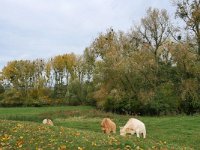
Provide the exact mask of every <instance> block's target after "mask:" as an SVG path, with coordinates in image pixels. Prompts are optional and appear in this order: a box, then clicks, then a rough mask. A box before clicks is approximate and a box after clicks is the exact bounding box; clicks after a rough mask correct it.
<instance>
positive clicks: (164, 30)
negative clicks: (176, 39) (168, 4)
mask: <svg viewBox="0 0 200 150" xmlns="http://www.w3.org/2000/svg"><path fill="white" fill-rule="evenodd" d="M170 27H171V25H170V20H169V16H168V14H167V11H166V10H165V9H162V10H159V9H156V8H154V9H152V8H151V7H150V8H149V9H148V10H147V12H146V17H144V18H142V19H141V25H140V26H138V27H137V30H138V32H139V33H140V34H141V36H142V37H143V41H144V43H145V44H148V45H149V50H151V51H152V52H153V54H154V56H155V59H156V61H157V62H158V58H159V56H158V50H159V47H160V46H161V45H162V44H163V43H164V42H165V41H166V40H167V38H168V37H169V35H170Z"/></svg>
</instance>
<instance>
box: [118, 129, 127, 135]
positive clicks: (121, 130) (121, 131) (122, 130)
mask: <svg viewBox="0 0 200 150" xmlns="http://www.w3.org/2000/svg"><path fill="white" fill-rule="evenodd" d="M119 128H120V135H121V136H125V135H126V130H125V129H124V127H119Z"/></svg>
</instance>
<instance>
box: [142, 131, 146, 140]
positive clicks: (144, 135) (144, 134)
mask: <svg viewBox="0 0 200 150" xmlns="http://www.w3.org/2000/svg"><path fill="white" fill-rule="evenodd" d="M142 134H143V138H144V139H145V138H146V131H144V132H143V133H142Z"/></svg>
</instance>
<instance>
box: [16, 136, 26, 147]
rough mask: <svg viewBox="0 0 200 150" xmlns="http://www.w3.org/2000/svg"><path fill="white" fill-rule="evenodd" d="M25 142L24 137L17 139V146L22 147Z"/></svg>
mask: <svg viewBox="0 0 200 150" xmlns="http://www.w3.org/2000/svg"><path fill="white" fill-rule="evenodd" d="M23 144H24V140H23V138H20V139H19V140H18V141H17V143H16V146H17V148H21V147H22V146H23Z"/></svg>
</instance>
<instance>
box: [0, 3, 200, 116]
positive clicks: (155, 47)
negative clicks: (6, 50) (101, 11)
mask: <svg viewBox="0 0 200 150" xmlns="http://www.w3.org/2000/svg"><path fill="white" fill-rule="evenodd" d="M173 4H174V7H176V13H175V14H174V15H175V17H176V18H177V19H180V21H182V22H183V24H184V29H183V28H181V27H179V26H177V25H175V24H173V23H172V21H171V18H170V17H169V15H168V12H167V10H165V9H161V10H159V9H156V8H149V9H148V10H147V12H146V15H145V16H144V17H143V18H141V21H140V23H139V24H137V25H134V26H132V28H131V29H130V30H128V31H127V32H124V31H114V30H113V29H112V28H109V29H107V31H106V32H104V33H100V34H99V35H98V37H96V38H95V39H94V41H93V42H92V43H91V44H90V45H89V46H88V47H87V48H85V50H84V53H83V55H75V54H73V53H71V54H63V55H58V56H55V57H53V58H50V59H49V60H44V59H36V60H32V61H31V60H14V61H11V62H8V63H7V65H6V66H5V67H4V68H3V69H2V72H1V76H0V77H1V87H0V93H1V95H0V104H1V106H43V105H63V104H66V105H94V106H96V107H97V108H99V109H103V110H105V111H112V112H115V113H121V114H141V115H166V114H180V113H186V114H195V113H199V112H200V1H199V0H174V1H173Z"/></svg>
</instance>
